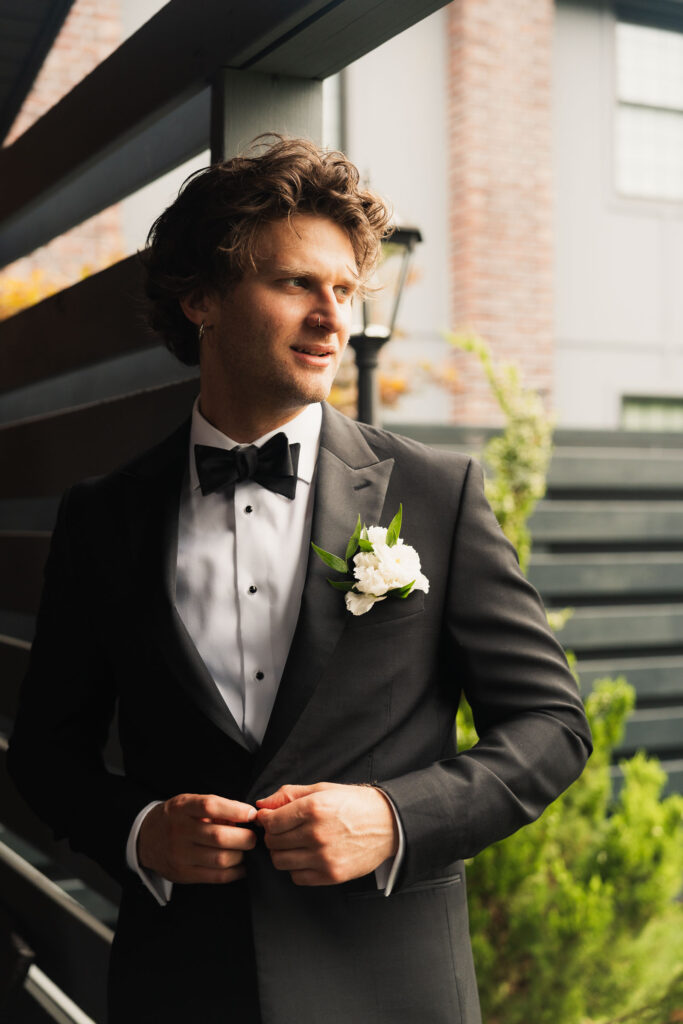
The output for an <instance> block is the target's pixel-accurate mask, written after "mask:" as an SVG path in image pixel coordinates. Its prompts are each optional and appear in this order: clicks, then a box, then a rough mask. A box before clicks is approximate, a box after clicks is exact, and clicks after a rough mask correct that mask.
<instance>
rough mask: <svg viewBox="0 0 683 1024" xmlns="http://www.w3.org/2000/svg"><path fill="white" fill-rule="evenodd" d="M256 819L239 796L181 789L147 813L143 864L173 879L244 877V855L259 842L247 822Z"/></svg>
mask: <svg viewBox="0 0 683 1024" xmlns="http://www.w3.org/2000/svg"><path fill="white" fill-rule="evenodd" d="M255 818H256V809H255V808H254V807H252V806H250V805H249V804H245V803H241V802H240V801H238V800H228V799H226V798H225V797H219V796H215V795H211V794H208V795H207V794H196V793H181V794H178V795H177V796H174V797H172V798H171V799H169V800H167V801H165V803H163V804H158V805H157V806H156V807H153V808H152V809H151V810H150V811H149V812H148V813H147V815H146V817H145V818H144V820H143V822H142V825H141V827H140V832H139V834H138V860H139V863H140V864H141V865H142V866H143V867H145V868H150V869H152V870H154V871H157V872H158V873H159V874H160V875H162V876H163V877H164V878H167V879H169V881H171V882H209V883H221V882H223V883H225V882H231V881H235V880H236V879H238V878H243V877H244V874H245V868H244V863H243V861H244V854H245V852H246V851H247V850H251V849H253V848H254V846H255V845H256V836H255V835H254V832H253V830H252V829H250V828H245V827H244V826H245V824H246V822H248V821H253V820H254V819H255ZM226 822H230V823H229V824H226ZM233 823H235V824H233Z"/></svg>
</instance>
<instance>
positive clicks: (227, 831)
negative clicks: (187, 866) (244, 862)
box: [191, 821, 256, 850]
mask: <svg viewBox="0 0 683 1024" xmlns="http://www.w3.org/2000/svg"><path fill="white" fill-rule="evenodd" d="M191 834H192V839H193V842H195V843H196V844H197V845H199V846H207V847H213V848H218V849H222V850H253V849H254V847H255V845H256V836H255V835H254V833H253V831H252V830H251V829H250V828H244V826H236V825H217V824H216V823H215V822H205V821H198V822H194V823H193V828H192V832H191Z"/></svg>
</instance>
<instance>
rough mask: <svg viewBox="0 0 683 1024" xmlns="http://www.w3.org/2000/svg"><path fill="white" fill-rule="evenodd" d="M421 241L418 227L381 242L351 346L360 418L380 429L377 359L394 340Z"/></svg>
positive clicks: (351, 338)
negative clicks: (405, 289) (412, 265)
mask: <svg viewBox="0 0 683 1024" xmlns="http://www.w3.org/2000/svg"><path fill="white" fill-rule="evenodd" d="M421 241H422V235H421V234H420V232H419V231H418V229H417V228H407V227H402V228H396V230H395V231H394V233H393V234H392V235H391V237H390V238H389V239H388V241H386V242H383V243H382V258H381V261H380V264H379V267H378V268H377V270H376V272H375V274H374V276H373V277H372V279H371V281H370V287H369V290H368V294H367V295H366V297H365V298H364V299H363V303H362V306H361V307H360V309H361V314H362V322H361V323H360V324H358V325H357V326H354V328H353V329H352V332H351V336H350V338H349V344H350V345H351V346H352V348H353V350H354V352H355V353H356V366H357V367H358V419H359V420H361V422H363V423H371V424H372V425H373V426H378V425H379V421H378V414H379V395H378V387H377V357H378V355H379V350H380V349H381V347H382V345H384V344H386V342H387V341H389V339H390V338H391V335H392V333H393V330H394V325H395V323H396V316H397V314H398V307H399V304H400V302H401V295H402V293H403V287H404V285H405V283H406V278H407V276H408V269H409V267H410V261H411V258H412V254H413V249H414V248H415V246H416V244H417V243H418V242H421Z"/></svg>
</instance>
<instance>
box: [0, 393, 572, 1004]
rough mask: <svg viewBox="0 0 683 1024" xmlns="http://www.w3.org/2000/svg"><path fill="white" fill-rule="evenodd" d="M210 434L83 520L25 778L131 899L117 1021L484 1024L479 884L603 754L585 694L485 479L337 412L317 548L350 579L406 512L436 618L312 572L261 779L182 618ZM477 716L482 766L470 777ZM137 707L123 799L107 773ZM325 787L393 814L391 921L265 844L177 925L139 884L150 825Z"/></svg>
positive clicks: (37, 675) (27, 743)
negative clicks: (185, 527)
mask: <svg viewBox="0 0 683 1024" xmlns="http://www.w3.org/2000/svg"><path fill="white" fill-rule="evenodd" d="M188 431H189V424H185V425H184V426H183V427H182V428H180V429H179V430H178V431H176V433H175V434H173V435H172V436H171V437H170V438H168V439H167V440H166V441H164V442H163V443H162V444H160V445H159V446H157V447H156V448H154V449H153V450H151V451H149V452H148V453H146V454H144V455H142V456H140V457H139V458H137V459H136V460H135V461H134V462H133V463H131V464H129V465H128V466H126V467H124V468H123V469H121V470H120V471H118V472H115V473H113V474H110V475H108V476H105V477H102V478H98V479H96V480H92V481H86V482H85V483H82V484H79V485H77V486H76V487H74V488H73V489H72V490H71V491H70V492H68V493H67V495H66V496H65V498H64V500H63V501H62V505H61V508H60V513H59V517H58V523H57V527H56V529H55V532H54V535H53V541H52V547H51V551H50V556H49V559H48V563H47V567H46V581H45V588H44V595H43V600H42V605H41V609H40V613H39V617H38V624H37V631H36V637H35V642H34V645H33V650H32V657H31V662H30V668H29V672H28V676H27V679H26V681H25V684H24V690H23V697H22V701H21V707H20V711H19V715H18V719H17V722H16V728H15V733H14V736H13V738H12V742H11V747H10V754H9V767H10V771H11V773H12V775H13V777H14V779H15V781H16V784H17V786H18V787H19V789H20V790H21V791H22V792H23V793H24V795H25V797H26V799H27V800H28V801H29V803H31V805H32V806H33V807H34V809H35V810H36V811H37V812H38V813H39V814H40V815H41V816H42V817H43V818H44V819H45V820H46V821H47V822H48V823H50V824H51V825H52V827H53V828H54V830H55V832H56V834H57V835H58V836H60V837H63V836H66V837H67V838H68V840H69V842H70V843H71V845H72V846H73V847H74V849H77V850H81V851H84V852H85V853H86V854H88V855H90V856H91V857H93V858H94V859H95V860H96V861H98V862H99V863H100V864H101V865H102V866H103V867H104V868H105V869H107V870H108V871H109V872H110V873H111V874H113V875H114V876H115V877H116V878H118V879H119V880H120V881H121V883H122V884H123V894H122V902H121V908H120V916H119V924H118V928H117V933H116V939H115V942H114V947H113V953H112V965H111V972H110V975H111V976H110V990H111V1016H110V1020H111V1022H112V1024H119V1022H122V1024H123V1022H124V1021H125V1022H126V1024H131V1022H137V1021H144V1022H152V1021H159V1022H161V1021H163V1022H173V1021H179V1022H180V1021H182V1022H184V1024H187V1022H195V1021H197V1022H200V1021H201V1022H202V1024H213V1022H214V1021H215V1022H219V1021H220V1022H223V1024H225V1022H231V1021H233V1020H235V1021H237V1020H239V1021H246V1022H248V1021H250V1020H254V1021H255V1020H258V1019H261V1020H262V1021H263V1024H295V1022H296V1024H299V1022H316V1024H317V1022H320V1024H402V1022H405V1024H422V1022H429V1024H446V1022H448V1024H477V1022H478V1021H479V1020H480V1015H479V1006H478V999H477V993H476V984H475V979H474V970H473V966H472V958H471V952H470V944H469V935H468V921H467V907H466V894H465V876H464V869H463V863H462V862H463V859H464V858H468V857H472V856H474V855H475V854H477V853H478V852H479V851H480V850H482V849H483V848H484V847H486V846H488V845H489V844H490V843H493V842H495V841H497V840H500V839H502V838H503V837H504V836H507V835H509V834H510V833H512V832H514V831H515V830H516V829H518V828H520V827H521V826H523V825H524V824H526V823H527V822H530V821H532V820H533V819H535V818H536V817H537V816H538V815H539V814H540V813H541V812H542V811H543V809H544V807H545V806H546V805H547V804H548V803H550V802H551V801H552V800H553V799H554V798H555V797H557V796H558V795H559V794H560V793H561V792H562V791H563V790H564V789H565V788H566V787H567V786H568V785H569V784H570V783H571V782H572V781H573V780H574V779H575V778H576V777H577V776H578V775H579V773H580V772H581V769H582V767H583V765H584V763H585V760H586V757H587V756H588V753H589V752H590V735H589V730H588V726H587V723H586V719H585V716H584V712H583V708H582V704H581V701H580V699H579V696H578V693H577V687H576V684H575V682H574V679H573V678H572V676H571V674H570V672H569V670H568V668H567V664H566V661H565V658H564V655H563V653H562V651H561V648H560V647H559V645H558V644H557V642H556V641H555V639H554V637H553V635H552V633H551V632H550V630H549V629H548V626H547V622H546V617H545V613H544V611H543V608H542V605H541V602H540V600H539V598H538V596H537V594H536V592H535V591H534V590H533V588H532V587H531V586H530V584H529V583H528V582H527V581H526V580H525V579H524V577H523V575H522V573H521V572H520V570H519V567H518V564H517V560H516V556H515V553H514V551H513V549H512V547H511V546H510V544H509V543H508V542H507V540H506V539H505V537H504V535H503V534H502V531H501V529H500V527H499V525H498V523H497V521H496V519H495V517H494V515H493V513H492V511H491V509H490V507H489V505H488V503H487V501H486V499H485V497H484V491H483V480H482V473H481V469H480V468H479V466H478V465H477V463H476V462H474V461H473V460H472V459H470V458H469V457H466V456H463V455H456V454H451V453H444V452H440V451H436V450H433V449H430V448H427V447H425V446H423V445H420V444H418V443H416V442H413V441H410V440H407V439H405V438H402V437H399V436H397V435H393V434H391V433H388V432H385V431H382V430H377V429H374V428H372V427H369V426H365V425H362V424H358V423H355V422H354V421H352V420H350V419H347V418H346V417H344V416H342V415H340V414H339V413H337V412H335V411H334V410H333V409H331V408H330V407H328V406H324V410H323V423H322V432H321V442H320V454H319V460H318V467H317V478H316V493H315V507H314V515H313V526H312V539H313V540H315V542H316V543H317V544H318V545H320V546H321V547H323V548H325V549H326V550H328V551H333V552H335V553H339V554H343V552H344V550H345V547H346V543H347V540H348V538H349V536H350V534H351V532H352V531H353V528H354V526H355V523H356V520H357V517H358V514H359V513H360V516H361V519H362V520H363V521H364V522H365V523H367V524H368V525H371V524H380V525H388V523H389V521H390V520H391V518H392V516H393V515H394V513H395V512H396V511H397V509H398V507H399V503H402V504H403V527H402V536H403V537H404V538H405V541H406V543H407V544H411V545H413V546H414V547H415V548H416V550H417V551H418V553H419V555H420V558H421V562H422V571H423V572H424V573H425V575H426V576H427V578H428V579H429V582H430V588H429V593H427V594H424V593H422V592H415V593H413V594H411V595H410V596H409V597H408V598H407V599H405V600H398V599H393V598H390V599H387V600H385V601H382V602H380V603H377V604H376V605H375V606H374V607H373V608H372V609H371V610H370V611H369V612H368V613H367V614H365V615H363V616H359V617H354V616H352V615H351V614H350V613H349V612H348V611H347V610H346V608H345V603H344V597H343V594H342V593H341V592H339V591H337V590H335V589H333V588H332V587H331V586H330V585H329V583H328V582H327V577H328V576H329V574H330V573H329V570H328V569H326V567H325V566H324V565H323V564H322V562H321V561H320V560H319V559H318V558H317V557H315V556H314V555H312V556H311V557H310V558H309V563H308V567H307V576H306V582H305V586H304V590H303V596H302V601H301V608H300V614H299V619H298V624H297V628H296V631H295V634H294V638H293V641H292V645H291V649H290V652H289V656H288V659H287V663H286V666H285V669H284V673H283V676H282V680H281V683H280V688H279V691H278V694H277V698H276V701H275V705H274V707H273V711H272V715H271V718H270V721H269V724H268V728H267V730H266V733H265V736H264V738H263V743H262V745H261V747H260V749H259V750H258V752H257V753H255V754H254V753H252V752H250V751H249V749H248V748H247V746H246V744H245V741H244V738H243V736H242V734H241V732H240V730H239V728H238V726H237V724H236V722H235V721H234V719H233V717H232V716H231V714H230V711H229V710H228V708H227V706H226V705H225V703H224V701H223V700H222V699H221V697H220V695H219V693H218V690H217V688H216V686H215V683H214V681H213V679H212V678H211V676H210V675H209V673H208V671H207V669H206V667H205V666H204V664H203V662H202V661H201V658H200V657H199V655H198V653H197V650H196V648H195V647H194V645H193V643H192V641H191V639H190V637H189V636H188V634H187V632H186V630H185V628H184V626H183V623H182V621H181V620H180V618H179V616H178V613H177V611H176V608H175V604H174V597H175V594H174V588H175V567H176V545H177V526H178V505H179V498H180V491H181V485H182V481H183V477H184V474H185V472H186V470H187V460H188V443H189V440H188ZM283 543H286V538H283ZM461 693H464V694H465V695H466V697H467V699H468V701H469V702H470V704H471V706H472V710H473V712H474V717H475V723H476V727H477V732H478V734H479V737H480V740H479V743H478V744H477V745H476V747H474V748H473V749H472V750H470V751H467V752H464V753H462V754H458V753H457V750H456V744H455V739H454V720H455V714H456V710H457V707H458V703H459V700H460V696H461ZM116 704H118V728H119V734H120V745H121V749H122V752H123V759H124V767H125V774H114V773H112V772H111V771H108V770H107V768H106V766H105V764H104V763H103V759H102V748H103V746H104V743H105V741H106V738H107V733H108V729H109V725H110V721H111V719H112V715H113V713H114V709H115V705H116ZM320 781H327V782H338V783H374V784H376V785H379V786H380V787H381V788H382V789H383V790H384V792H385V793H387V794H388V795H389V796H390V797H391V799H392V801H393V803H394V805H395V807H396V809H397V812H398V815H399V817H400V820H401V824H402V827H403V830H404V834H405V856H404V860H403V863H402V867H401V870H400V873H399V877H398V879H397V884H396V887H395V890H394V892H393V893H392V895H391V896H389V897H385V896H384V895H383V894H382V893H381V892H379V891H378V890H377V888H376V885H375V879H374V874H371V875H368V876H366V877H364V878H359V879H355V880H353V881H351V882H347V883H345V884H342V885H336V886H325V887H303V886H296V885H294V884H293V882H292V881H291V879H290V876H289V874H288V873H287V872H279V871H276V870H275V869H274V868H273V866H272V864H271V861H270V857H269V855H268V851H267V850H266V848H265V846H264V845H263V843H262V842H258V843H257V845H256V848H255V849H254V850H253V851H252V852H250V853H249V854H248V855H247V878H246V879H245V880H243V881H239V882H235V883H233V884H230V885H223V886H211V885H176V886H175V887H174V892H173V896H172V899H171V901H170V903H169V904H168V905H167V906H166V907H162V906H159V905H158V904H157V903H156V902H155V900H154V898H153V897H152V896H151V895H150V894H149V892H147V890H146V889H145V888H144V887H143V885H142V884H141V882H140V881H139V879H138V878H137V876H136V875H135V874H134V873H133V872H132V871H130V870H129V869H128V868H127V867H126V864H125V847H126V839H127V836H128V833H129V830H130V827H131V824H132V822H133V820H134V818H135V816H136V815H137V813H138V812H139V811H140V810H141V808H142V807H143V806H144V805H145V804H146V803H148V802H149V801H151V800H154V799H159V800H163V799H166V798H168V797H171V796H173V795H175V794H177V793H182V792H193V793H217V794H219V795H222V796H225V797H230V798H233V799H237V800H243V801H246V802H248V803H253V802H254V801H255V800H256V799H257V798H259V797H263V796H266V795H268V794H270V793H272V792H273V791H274V790H276V789H277V788H278V787H279V786H281V785H283V784H285V783H300V784H307V783H314V782H320ZM250 987H251V990H252V991H253V992H257V993H258V1007H259V1009H256V1004H255V1003H254V1004H253V1012H252V1011H248V1010H245V1007H248V1006H251V1005H252V1004H250V1003H249V1001H248V1000H249V998H250V996H249V994H248V991H247V990H249V989H250ZM245 993H247V994H246V995H245ZM241 1000H244V1001H243V1002H242V1001H241ZM250 1012H251V1015H250ZM259 1013H260V1018H259V1016H258V1015H259Z"/></svg>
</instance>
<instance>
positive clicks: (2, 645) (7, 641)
mask: <svg viewBox="0 0 683 1024" xmlns="http://www.w3.org/2000/svg"><path fill="white" fill-rule="evenodd" d="M30 650H31V645H30V644H29V643H27V642H26V641H25V640H17V639H16V638H15V637H11V636H2V635H0V718H5V719H9V720H10V721H12V720H13V719H14V717H15V716H16V713H17V707H18V705H19V688H20V686H21V682H22V679H23V678H24V676H25V674H26V669H27V667H28V656H29V651H30Z"/></svg>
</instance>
